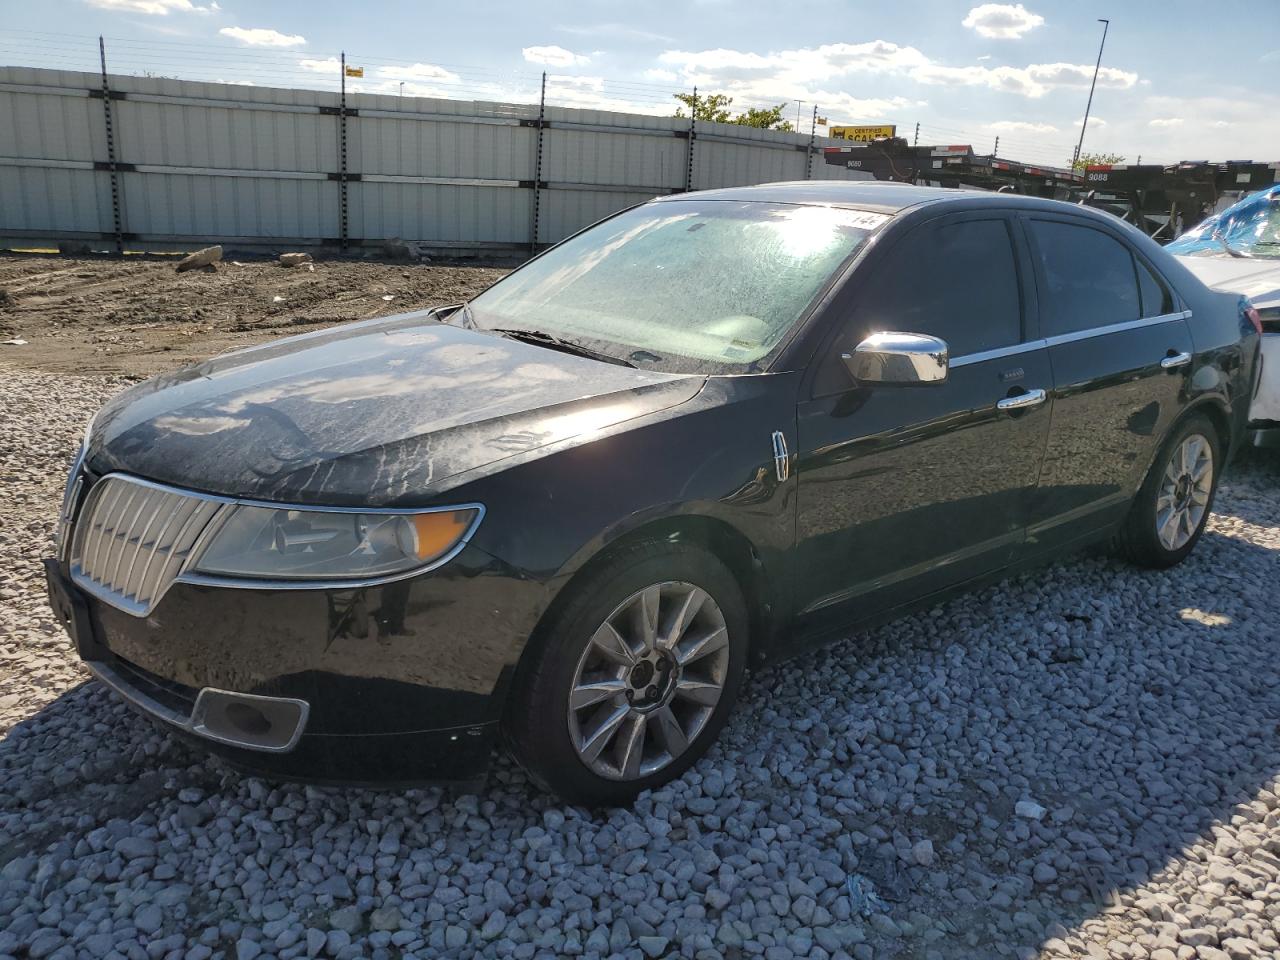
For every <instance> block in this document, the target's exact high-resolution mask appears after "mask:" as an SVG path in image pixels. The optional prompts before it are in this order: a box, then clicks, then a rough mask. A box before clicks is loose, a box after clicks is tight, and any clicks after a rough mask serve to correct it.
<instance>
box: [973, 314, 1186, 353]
mask: <svg viewBox="0 0 1280 960" xmlns="http://www.w3.org/2000/svg"><path fill="white" fill-rule="evenodd" d="M1190 319H1191V311H1190V310H1180V311H1178V312H1176V313H1162V314H1161V315H1160V316H1158V317H1143V318H1142V319H1141V320H1126V321H1124V322H1123V323H1112V324H1108V325H1107V326H1105V327H1090V328H1088V329H1087V330H1076V331H1073V332H1071V333H1059V334H1056V335H1055V336H1052V337H1045V338H1043V339H1040V340H1028V341H1026V342H1024V343H1015V344H1012V345H1010V346H1007V347H997V348H995V349H994V350H982V351H980V352H978V353H966V354H965V355H964V356H960V357H955V358H953V359H952V360H951V363H950V364H949V366H952V367H964V366H968V365H969V364H971V363H982V362H984V361H986V360H998V359H1000V358H1001V357H1013V356H1017V355H1018V354H1020V353H1028V352H1030V351H1032V350H1039V349H1041V348H1043V347H1056V346H1059V345H1060V344H1064V343H1075V342H1076V341H1077V340H1089V339H1092V338H1093V337H1105V336H1107V334H1111V333H1123V332H1124V331H1126V330H1138V329H1141V328H1142V327H1153V326H1156V325H1158V324H1162V323H1172V322H1173V321H1175V320H1190Z"/></svg>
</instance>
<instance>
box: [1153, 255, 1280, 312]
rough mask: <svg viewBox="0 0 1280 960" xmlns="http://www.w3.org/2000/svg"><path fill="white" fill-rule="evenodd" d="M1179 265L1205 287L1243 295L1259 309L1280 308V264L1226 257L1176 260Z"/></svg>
mask: <svg viewBox="0 0 1280 960" xmlns="http://www.w3.org/2000/svg"><path fill="white" fill-rule="evenodd" d="M1178 262H1179V263H1181V264H1182V265H1183V266H1184V267H1186V268H1187V269H1188V270H1190V271H1191V272H1192V273H1194V274H1195V275H1196V276H1197V277H1199V278H1200V280H1201V281H1202V282H1203V283H1204V284H1205V285H1207V286H1210V287H1213V288H1214V289H1215V290H1223V291H1225V292H1227V293H1242V294H1244V295H1245V296H1246V297H1248V298H1249V299H1250V300H1252V301H1253V302H1254V303H1255V304H1257V305H1258V306H1259V307H1262V306H1272V305H1275V304H1280V260H1249V259H1244V258H1240V257H1232V256H1228V255H1227V254H1226V253H1225V251H1224V254H1223V256H1221V257H1178Z"/></svg>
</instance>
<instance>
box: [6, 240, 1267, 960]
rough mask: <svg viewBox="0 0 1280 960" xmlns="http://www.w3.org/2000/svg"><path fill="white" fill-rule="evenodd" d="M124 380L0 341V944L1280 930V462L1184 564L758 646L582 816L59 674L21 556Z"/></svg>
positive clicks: (597, 952)
mask: <svg viewBox="0 0 1280 960" xmlns="http://www.w3.org/2000/svg"><path fill="white" fill-rule="evenodd" d="M317 266H318V267H319V266H320V264H318V265H317ZM23 302H24V303H25V302H27V301H26V300H24V301H23ZM6 322H9V321H8V319H7V315H5V314H3V313H0V326H2V325H3V324H4V323H6ZM2 360H3V358H0V361H2ZM127 385H128V384H127V382H126V381H125V380H123V379H120V378H114V379H113V378H106V377H96V376H95V377H75V376H69V375H53V374H43V373H28V372H20V371H17V370H10V369H8V368H5V367H0V399H3V400H4V402H5V410H6V416H5V417H3V418H0V476H3V477H4V478H5V502H4V506H3V507H2V508H0V509H2V510H3V511H4V513H3V516H2V517H0V851H3V853H2V854H0V859H3V860H4V861H5V862H3V863H0V957H10V956H12V957H23V956H27V957H52V958H56V960H78V957H81V956H84V957H93V958H94V960H97V958H99V957H102V958H110V960H213V958H214V957H217V956H221V957H224V958H225V957H234V958H235V960H245V958H249V957H252V958H255V960H266V958H268V957H278V958H280V960H291V958H294V957H303V956H305V957H328V958H335V960H352V958H357V957H360V958H369V960H395V958H399V957H419V958H426V957H436V956H448V957H453V958H470V957H501V958H507V957H511V958H520V960H534V958H538V957H548V958H550V957H561V956H570V957H576V956H582V957H584V958H591V960H603V958H605V957H615V956H616V957H624V958H628V960H635V958H644V957H649V956H654V957H659V956H660V957H677V956H678V957H681V958H684V960H698V958H706V960H710V958H712V957H717V956H719V957H728V956H732V957H735V958H744V960H745V958H748V957H750V958H752V960H754V958H760V957H764V958H767V957H770V956H772V957H779V958H782V957H788V956H795V957H814V958H819V960H822V958H825V960H848V958H849V957H856V958H867V957H873V958H874V957H886V956H914V957H921V958H928V960H970V958H973V957H984V958H985V957H992V958H1003V957H1037V958H1039V960H1050V958H1058V957H1061V958H1065V957H1071V958H1073V960H1075V958H1085V957H1103V958H1115V960H1222V958H1223V957H1225V958H1228V960H1251V958H1254V957H1258V958H1261V957H1271V956H1280V943H1278V942H1277V930H1278V929H1280V928H1278V926H1277V924H1280V771H1278V770H1277V764H1276V762H1275V756H1276V753H1275V745H1274V741H1275V733H1276V730H1275V718H1276V717H1280V658H1276V657H1275V656H1274V643H1275V631H1274V625H1275V624H1276V623H1280V591H1277V590H1276V589H1275V586H1274V585H1275V583H1276V577H1277V573H1280V567H1278V566H1277V559H1276V558H1277V557H1280V457H1278V456H1276V455H1275V454H1264V453H1258V452H1250V453H1248V454H1247V455H1246V456H1245V457H1244V459H1243V460H1242V461H1241V462H1239V463H1236V464H1233V465H1232V466H1231V468H1230V470H1229V472H1228V473H1227V475H1226V478H1225V483H1224V485H1223V487H1222V488H1221V490H1220V493H1219V496H1218V499H1217V501H1216V503H1215V512H1214V515H1213V517H1212V518H1211V521H1210V525H1209V528H1208V531H1207V533H1206V535H1205V537H1204V538H1203V539H1202V541H1201V542H1200V544H1199V545H1198V547H1197V549H1196V552H1195V553H1194V554H1193V555H1192V557H1191V558H1190V559H1189V560H1188V561H1187V562H1186V563H1185V564H1183V565H1181V566H1179V567H1176V568H1173V569H1172V570H1167V571H1160V572H1152V571H1137V570H1134V569H1132V568H1130V567H1127V566H1125V565H1124V564H1122V563H1120V562H1118V561H1115V560H1113V559H1110V558H1108V557H1106V556H1104V555H1102V554H1101V553H1097V554H1087V555H1081V556H1076V557H1072V558H1070V559H1068V560H1065V561H1064V562H1061V563H1059V564H1057V565H1055V566H1053V567H1050V568H1048V569H1046V570H1041V571H1036V572H1034V573H1030V574H1028V575H1026V576H1023V577H1019V578H1016V579H1014V580H1011V581H1007V582H1004V583H1001V584H998V585H996V586H993V587H990V588H987V589H986V590H984V591H982V592H980V593H978V594H976V595H973V596H968V597H961V598H957V599H955V600H952V601H950V602H948V603H946V604H945V605H942V606H939V607H937V608H934V609H930V610H925V611H923V612H921V613H918V614H915V615H914V616H911V617H908V618H906V619H903V620H900V621H898V622H895V623H891V624H888V625H886V626H882V627H879V628H876V629H874V630H871V631H869V632H867V633H865V634H863V635H861V636H859V637H855V638H851V639H850V640H848V641H845V642H842V643H839V644H836V645H834V646H832V647H829V648H827V649H825V650H821V651H818V652H815V653H810V654H805V655H803V656H801V657H799V658H796V659H794V660H791V661H788V662H786V663H783V664H780V665H778V666H775V667H771V668H769V669H768V670H767V671H765V672H763V673H761V674H759V675H758V676H756V677H754V678H753V679H752V681H751V682H750V683H749V684H748V685H747V686H746V687H745V689H744V693H743V700H744V702H743V704H742V706H741V707H740V708H739V709H738V710H737V711H735V713H734V714H733V716H732V717H731V719H730V721H729V723H728V725H727V726H726V728H725V730H724V732H723V734H722V738H721V742H720V744H718V745H717V746H716V747H715V748H714V749H713V750H712V751H711V752H710V754H709V755H708V756H707V758H706V759H704V760H703V761H701V762H699V763H698V764H696V765H695V766H694V767H693V768H692V769H691V770H690V771H689V773H688V774H686V775H685V776H684V777H682V778H681V779H679V780H677V781H676V782H674V783H672V784H670V785H668V786H665V787H663V788H661V789H659V790H656V791H653V792H651V793H648V794H645V795H643V796H641V797H640V798H639V799H638V800H637V802H636V804H635V805H634V807H633V808H631V809H614V810H602V811H589V810H585V809H579V808H574V807H568V806H565V805H562V804H559V803H557V802H556V801H554V799H552V798H550V797H547V796H546V795H544V794H542V793H540V792H538V791H537V790H536V788H534V787H533V786H532V785H531V784H530V782H529V780H528V778H527V777H526V776H525V775H524V774H523V773H522V772H521V771H520V770H519V769H518V768H517V767H516V766H515V765H514V764H512V763H511V762H510V761H509V760H506V759H503V758H499V759H498V760H496V761H495V764H494V767H493V771H492V773H491V775H490V777H489V781H488V783H487V784H486V785H485V787H484V788H483V789H482V790H481V791H480V793H479V794H477V795H474V796H467V795H460V794H454V793H451V792H449V791H445V790H441V789H436V788H423V789H412V790H389V791H371V790H359V789H342V790H336V789H329V788H324V787H314V786H299V785H294V784H287V783H276V782H270V781H266V780H262V779H260V778H255V777H249V776H245V775H243V774H240V773H238V772H236V771H234V770H231V769H230V768H228V767H226V766H224V765H223V764H222V763H221V762H220V761H218V760H216V759H214V758H212V757H210V756H209V755H207V754H206V753H204V752H203V751H199V750H195V749H192V748H190V747H188V746H186V745H185V744H184V743H182V742H180V741H178V740H176V739H174V738H172V737H171V736H169V735H168V734H167V733H166V732H165V731H164V730H162V729H161V728H159V727H157V726H155V725H153V724H151V723H150V722H148V721H147V720H145V719H144V718H141V717H139V716H138V715H136V714H135V713H133V712H132V711H131V710H129V709H128V708H127V707H125V706H124V705H123V704H122V703H120V702H119V701H118V700H117V699H116V698H115V697H114V696H113V695H111V694H110V693H108V692H107V691H106V690H104V689H103V688H102V687H101V685H100V684H98V683H96V682H88V683H86V682H85V681H86V679H88V678H87V674H86V673H85V671H84V669H83V668H82V667H81V666H80V665H79V663H78V660H77V659H76V657H75V654H74V651H73V650H72V649H71V647H70V644H69V642H68V640H67V638H66V636H65V634H64V633H63V632H62V631H61V628H60V627H59V626H58V625H57V624H56V623H55V622H54V621H53V618H52V615H51V613H50V611H49V610H48V607H47V603H46V601H45V599H44V596H43V572H42V570H41V568H40V566H39V559H40V558H41V557H42V556H46V555H48V553H49V552H50V551H51V550H52V539H51V538H52V534H53V529H54V519H55V516H56V513H57V506H58V502H59V499H60V495H61V487H62V483H63V480H64V478H65V470H66V467H67V465H68V463H69V461H70V459H71V457H72V456H73V455H74V452H75V448H76V445H77V444H78V442H79V435H80V431H81V429H82V427H83V425H84V423H85V421H86V420H87V419H88V417H89V415H90V414H91V413H92V412H93V411H94V410H96V409H97V407H98V406H99V405H100V404H101V402H102V401H103V400H104V399H105V398H106V397H107V396H108V395H109V394H110V393H112V392H114V391H115V390H117V389H120V388H122V387H124V386H127ZM1033 798H1034V799H1033ZM1032 808H1034V810H1033V809H1032ZM855 892H856V896H855Z"/></svg>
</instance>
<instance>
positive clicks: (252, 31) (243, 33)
mask: <svg viewBox="0 0 1280 960" xmlns="http://www.w3.org/2000/svg"><path fill="white" fill-rule="evenodd" d="M218 32H219V33H220V34H222V35H223V36H224V37H230V38H231V39H232V40H239V41H240V42H241V43H243V44H244V45H245V46H247V47H300V46H302V45H303V44H304V43H306V42H307V38H306V37H303V36H299V35H298V34H288V33H280V32H279V31H278V30H268V29H267V28H265V27H223V28H222V29H221V30H219V31H218Z"/></svg>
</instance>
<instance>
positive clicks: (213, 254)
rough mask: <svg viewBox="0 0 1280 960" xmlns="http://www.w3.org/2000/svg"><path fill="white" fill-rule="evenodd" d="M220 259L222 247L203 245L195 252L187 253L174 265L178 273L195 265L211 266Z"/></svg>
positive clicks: (191, 268) (193, 267) (192, 268)
mask: <svg viewBox="0 0 1280 960" xmlns="http://www.w3.org/2000/svg"><path fill="white" fill-rule="evenodd" d="M221 259H222V247H205V248H204V249H203V250H197V251H196V252H195V253H189V254H187V255H186V256H185V257H183V258H182V259H181V260H179V261H178V262H177V264H176V265H175V266H174V268H173V269H174V270H176V271H178V273H185V272H186V271H188V270H194V269H196V268H197V267H212V266H213V265H214V264H216V263H217V262H218V261H219V260H221Z"/></svg>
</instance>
